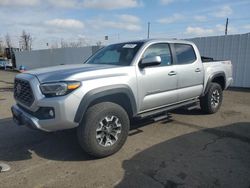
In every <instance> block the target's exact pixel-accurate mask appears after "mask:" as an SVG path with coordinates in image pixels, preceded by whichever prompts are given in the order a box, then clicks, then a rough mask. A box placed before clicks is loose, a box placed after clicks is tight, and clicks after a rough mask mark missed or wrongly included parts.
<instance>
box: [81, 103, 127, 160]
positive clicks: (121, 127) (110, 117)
mask: <svg viewBox="0 0 250 188" xmlns="http://www.w3.org/2000/svg"><path fill="white" fill-rule="evenodd" d="M129 127H130V121H129V118H128V115H127V113H126V111H125V110H124V109H123V108H122V107H121V106H120V105H118V104H115V103H111V102H102V103H98V104H95V105H93V106H91V107H89V108H88V110H87V112H86V114H85V116H84V119H83V121H82V122H81V123H80V125H79V127H78V129H77V135H78V140H79V143H80V145H81V146H82V148H83V150H84V151H85V152H86V153H88V154H90V155H92V156H95V157H106V156H109V155H112V154H113V153H115V152H117V151H118V150H119V149H120V148H121V147H122V146H123V145H124V143H125V141H126V139H127V136H128V132H129Z"/></svg>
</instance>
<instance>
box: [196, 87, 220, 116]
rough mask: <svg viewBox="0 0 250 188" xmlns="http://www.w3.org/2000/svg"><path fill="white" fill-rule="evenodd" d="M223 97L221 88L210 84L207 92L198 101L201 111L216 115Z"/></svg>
mask: <svg viewBox="0 0 250 188" xmlns="http://www.w3.org/2000/svg"><path fill="white" fill-rule="evenodd" d="M222 99H223V95H222V89H221V86H220V85H219V84H217V83H211V84H210V86H209V89H208V92H207V93H206V95H205V96H203V97H202V98H201V99H200V104H201V110H202V111H204V112H205V113H208V114H214V113H216V112H217V111H218V110H219V108H220V106H221V103H222Z"/></svg>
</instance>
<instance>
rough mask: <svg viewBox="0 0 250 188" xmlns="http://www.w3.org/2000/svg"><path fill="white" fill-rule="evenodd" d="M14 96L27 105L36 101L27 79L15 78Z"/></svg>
mask: <svg viewBox="0 0 250 188" xmlns="http://www.w3.org/2000/svg"><path fill="white" fill-rule="evenodd" d="M14 97H15V99H16V100H17V101H19V102H21V103H22V104H24V105H26V106H31V105H32V103H33V102H34V95H33V92H32V89H31V87H30V83H29V82H28V81H27V80H21V79H15V84H14Z"/></svg>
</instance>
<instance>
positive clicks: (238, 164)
mask: <svg viewBox="0 0 250 188" xmlns="http://www.w3.org/2000/svg"><path fill="white" fill-rule="evenodd" d="M177 123H178V124H181V125H182V126H187V127H192V128H195V127H196V128H197V132H192V133H189V134H186V135H182V136H179V137H175V138H173V139H171V140H167V141H165V142H162V143H160V144H157V145H154V146H152V147H151V148H149V149H146V150H144V151H142V152H140V153H138V154H137V155H135V156H134V157H132V158H131V159H129V160H126V161H124V162H123V165H122V166H123V169H124V171H125V173H124V177H123V179H122V180H121V181H120V183H119V184H117V185H116V187H118V188H122V187H130V188H133V187H144V188H147V187H167V188H168V187H169V188H172V187H249V186H250V179H249V177H250V157H249V156H250V122H238V123H234V124H230V125H226V126H223V127H218V128H209V129H202V130H201V129H199V126H198V127H197V125H192V124H189V123H185V122H183V123H182V122H177Z"/></svg>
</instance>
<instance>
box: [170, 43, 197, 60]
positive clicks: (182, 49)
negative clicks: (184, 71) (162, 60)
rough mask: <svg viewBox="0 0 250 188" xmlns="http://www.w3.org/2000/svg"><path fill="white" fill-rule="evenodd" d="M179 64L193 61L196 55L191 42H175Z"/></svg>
mask: <svg viewBox="0 0 250 188" xmlns="http://www.w3.org/2000/svg"><path fill="white" fill-rule="evenodd" d="M174 48H175V53H176V57H177V64H188V63H193V62H194V61H195V60H196V55H195V51H194V49H193V47H192V46H191V45H189V44H174Z"/></svg>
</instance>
